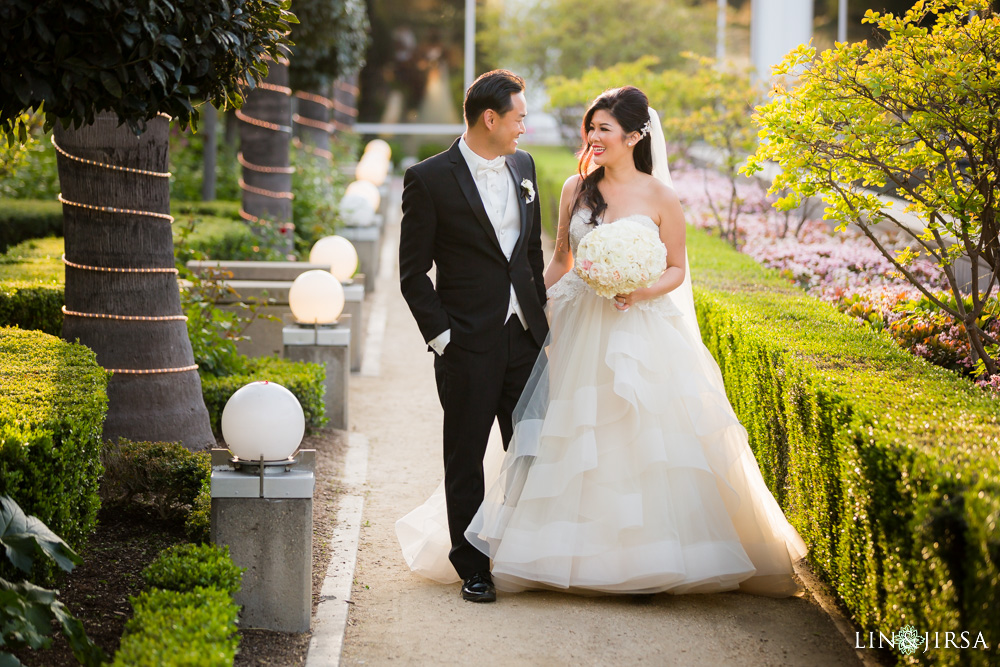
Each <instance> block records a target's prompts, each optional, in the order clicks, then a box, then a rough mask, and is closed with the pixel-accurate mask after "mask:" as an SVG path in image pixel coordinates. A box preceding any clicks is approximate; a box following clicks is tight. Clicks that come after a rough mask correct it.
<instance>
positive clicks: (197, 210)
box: [170, 199, 241, 220]
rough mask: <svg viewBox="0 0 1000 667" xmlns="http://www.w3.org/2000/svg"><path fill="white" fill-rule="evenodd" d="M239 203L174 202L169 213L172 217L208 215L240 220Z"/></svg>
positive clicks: (220, 201)
mask: <svg viewBox="0 0 1000 667" xmlns="http://www.w3.org/2000/svg"><path fill="white" fill-rule="evenodd" d="M240 206H241V204H240V202H238V201H228V200H225V199H216V200H214V201H174V202H170V212H171V213H173V214H174V215H208V216H212V217H216V218H231V219H233V220H240Z"/></svg>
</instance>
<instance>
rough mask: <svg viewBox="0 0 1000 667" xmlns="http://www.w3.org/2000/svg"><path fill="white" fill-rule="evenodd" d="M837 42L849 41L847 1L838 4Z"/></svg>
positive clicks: (842, 0) (841, 0)
mask: <svg viewBox="0 0 1000 667" xmlns="http://www.w3.org/2000/svg"><path fill="white" fill-rule="evenodd" d="M837 41H838V42H846V41H847V0H840V1H839V2H838V4H837Z"/></svg>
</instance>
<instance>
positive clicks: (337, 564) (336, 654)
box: [306, 433, 368, 667]
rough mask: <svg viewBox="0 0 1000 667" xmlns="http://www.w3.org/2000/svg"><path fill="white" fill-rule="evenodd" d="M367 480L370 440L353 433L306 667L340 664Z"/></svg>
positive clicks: (348, 446)
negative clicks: (342, 491)
mask: <svg viewBox="0 0 1000 667" xmlns="http://www.w3.org/2000/svg"><path fill="white" fill-rule="evenodd" d="M367 477H368V438H367V437H366V436H364V435H362V434H360V433H351V434H350V435H349V437H348V440H347V455H346V456H345V458H344V472H343V475H341V477H340V479H339V482H340V483H341V484H342V485H343V487H344V493H343V495H341V496H340V497H339V498H338V499H337V518H336V522H335V524H334V529H333V536H332V537H331V538H330V564H329V565H328V566H327V570H326V577H325V578H324V579H323V588H322V589H321V590H320V599H319V604H318V605H316V612H315V613H314V614H313V617H312V638H311V639H310V640H309V653H308V654H307V656H306V667H331V666H334V665H339V664H340V654H341V650H342V649H343V646H344V630H345V629H346V628H347V616H348V613H349V610H350V605H351V604H352V603H351V587H352V585H353V583H354V568H355V566H356V565H357V562H358V541H359V539H360V537H361V514H362V510H363V509H364V504H365V497H364V484H365V480H366V479H367Z"/></svg>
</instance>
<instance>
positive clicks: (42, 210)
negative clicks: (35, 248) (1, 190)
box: [0, 199, 63, 252]
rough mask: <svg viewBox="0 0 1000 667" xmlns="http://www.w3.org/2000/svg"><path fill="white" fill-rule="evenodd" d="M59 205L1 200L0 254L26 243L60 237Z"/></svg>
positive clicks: (54, 202)
mask: <svg viewBox="0 0 1000 667" xmlns="http://www.w3.org/2000/svg"><path fill="white" fill-rule="evenodd" d="M62 229H63V214H62V204H61V203H60V202H58V201H56V200H47V199H0V252H4V251H6V250H7V248H9V247H10V246H13V245H17V244H18V243H20V242H21V241H25V240H27V239H40V238H43V237H46V236H62Z"/></svg>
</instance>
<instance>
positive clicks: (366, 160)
mask: <svg viewBox="0 0 1000 667" xmlns="http://www.w3.org/2000/svg"><path fill="white" fill-rule="evenodd" d="M388 177H389V161H388V160H385V159H383V158H382V157H381V156H378V155H374V154H371V155H368V154H366V155H365V156H364V157H362V158H361V160H360V161H359V162H358V166H357V167H356V168H355V170H354V178H356V179H358V180H359V181H368V182H369V183H374V184H375V185H382V184H383V183H385V179H387V178H388Z"/></svg>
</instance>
